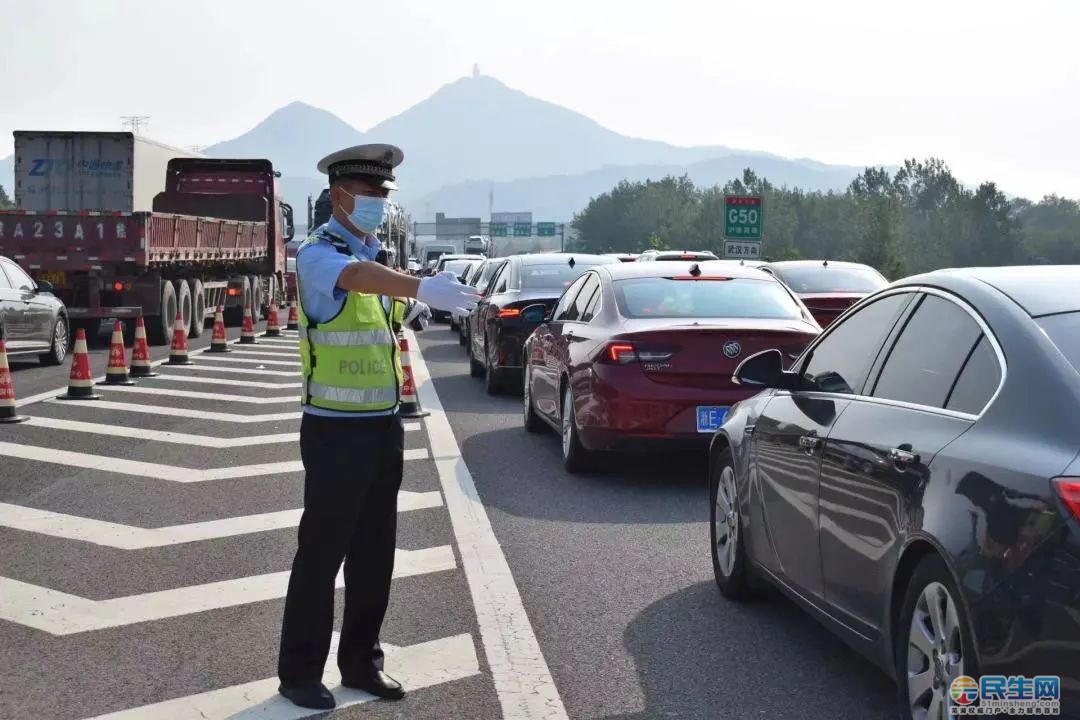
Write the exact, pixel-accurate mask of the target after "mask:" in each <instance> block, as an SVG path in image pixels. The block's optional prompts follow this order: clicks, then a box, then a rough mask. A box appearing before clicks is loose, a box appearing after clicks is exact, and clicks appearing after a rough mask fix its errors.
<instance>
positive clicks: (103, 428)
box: [27, 416, 300, 449]
mask: <svg viewBox="0 0 1080 720" xmlns="http://www.w3.org/2000/svg"><path fill="white" fill-rule="evenodd" d="M27 423H28V424H29V425H37V426H38V427H47V428H51V429H54V430H69V431H71V432H81V433H90V434H92V435H108V436H110V437H121V438H134V439H136V440H151V441H153V442H160V443H171V444H173V445H195V446H197V447H207V448H214V449H221V448H238V447H251V446H253V445H273V444H274V443H284V442H299V441H300V433H298V432H292V433H275V434H273V435H250V436H248V437H235V438H223V437H217V436H216V435H189V434H187V433H179V432H172V431H168V430H146V429H144V428H133V427H123V426H119V425H103V424H101V423H89V422H81V421H79V420H63V419H61V418H50V417H37V416H34V417H31V418H30V419H29V420H28V421H27Z"/></svg>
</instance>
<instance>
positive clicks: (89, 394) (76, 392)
mask: <svg viewBox="0 0 1080 720" xmlns="http://www.w3.org/2000/svg"><path fill="white" fill-rule="evenodd" d="M57 399H58V400H100V399H101V396H100V395H97V394H95V393H94V379H93V378H92V377H90V354H89V353H88V352H87V351H86V330H84V329H83V328H79V329H78V331H76V333H75V352H74V353H72V355H71V375H70V376H69V377H68V389H67V394H66V395H61V396H60V397H58V398H57Z"/></svg>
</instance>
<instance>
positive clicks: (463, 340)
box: [457, 323, 469, 347]
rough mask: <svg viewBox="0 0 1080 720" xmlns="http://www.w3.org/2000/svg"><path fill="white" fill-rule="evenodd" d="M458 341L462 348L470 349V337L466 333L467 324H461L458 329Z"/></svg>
mask: <svg viewBox="0 0 1080 720" xmlns="http://www.w3.org/2000/svg"><path fill="white" fill-rule="evenodd" d="M457 341H458V345H461V346H462V347H469V336H468V335H467V334H466V333H465V323H461V325H460V326H459V327H458V336H457Z"/></svg>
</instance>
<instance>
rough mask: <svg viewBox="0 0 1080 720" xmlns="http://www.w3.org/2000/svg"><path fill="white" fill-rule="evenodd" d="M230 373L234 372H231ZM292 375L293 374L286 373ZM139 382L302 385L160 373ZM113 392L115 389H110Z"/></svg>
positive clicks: (265, 386)
mask: <svg viewBox="0 0 1080 720" xmlns="http://www.w3.org/2000/svg"><path fill="white" fill-rule="evenodd" d="M232 372H236V371H235V370H233V371H232ZM287 374H288V375H293V373H287ZM141 382H152V383H155V384H157V383H159V382H186V383H198V384H200V385H231V386H232V387H248V388H265V389H267V390H278V389H282V390H284V389H287V388H298V387H303V385H304V384H303V383H298V382H296V383H292V382H284V383H282V382H259V381H258V380H237V379H236V378H213V377H199V376H197V375H173V374H172V373H161V374H159V375H158V376H157V377H155V378H146V379H145V380H141ZM111 389H112V390H115V389H116V388H115V387H113V388H111Z"/></svg>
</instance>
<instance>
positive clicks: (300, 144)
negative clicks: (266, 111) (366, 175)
mask: <svg viewBox="0 0 1080 720" xmlns="http://www.w3.org/2000/svg"><path fill="white" fill-rule="evenodd" d="M362 142H364V134H363V133H362V132H360V131H359V130H357V129H356V128H354V127H352V126H351V125H349V124H348V123H346V122H345V121H344V120H342V119H341V118H339V117H338V116H336V115H334V114H333V113H330V112H327V111H326V110H320V109H319V108H316V107H312V106H311V105H307V104H305V103H302V102H293V103H289V104H288V105H286V106H285V107H283V108H281V109H279V110H275V111H274V112H273V113H271V114H270V116H269V117H267V118H266V119H265V120H263V121H262V122H261V123H259V124H258V125H256V126H255V127H254V128H252V129H251V130H249V131H248V132H246V133H244V134H243V135H241V136H240V137H237V138H233V139H232V140H226V141H224V142H220V143H217V144H216V145H211V146H210V147H208V148H206V149H205V150H203V152H204V153H205V154H206V155H209V156H211V157H219V158H224V157H235V158H244V157H260V158H270V159H271V160H273V162H274V167H275V168H276V169H277V170H280V171H281V174H282V175H293V176H299V177H309V178H317V177H319V173H318V171H317V170H316V169H315V164H316V163H317V162H318V161H319V160H321V159H322V158H324V157H326V156H327V155H329V154H330V153H332V152H333V151H334V150H340V149H341V148H344V147H349V146H350V145H359V144H360V143H362Z"/></svg>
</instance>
